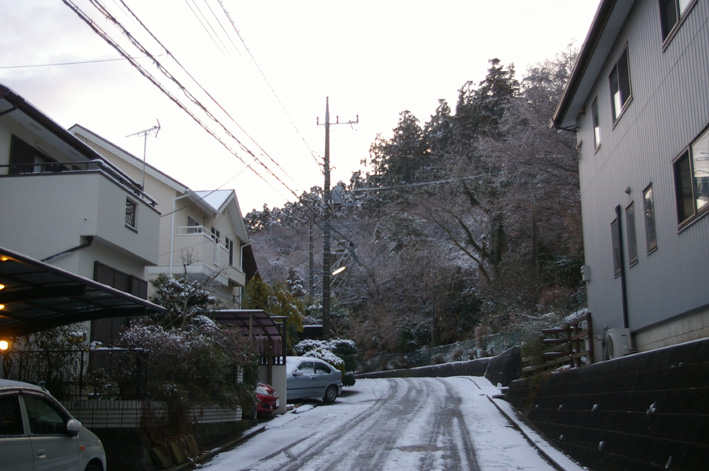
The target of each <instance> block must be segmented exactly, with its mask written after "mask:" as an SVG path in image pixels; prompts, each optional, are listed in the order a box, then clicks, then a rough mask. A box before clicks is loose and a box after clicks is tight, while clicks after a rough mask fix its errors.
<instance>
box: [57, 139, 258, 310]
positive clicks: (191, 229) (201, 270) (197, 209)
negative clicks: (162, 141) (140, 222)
mask: <svg viewBox="0 0 709 471" xmlns="http://www.w3.org/2000/svg"><path fill="white" fill-rule="evenodd" d="M69 132H71V133H72V134H73V135H74V136H76V137H77V138H78V139H79V140H81V141H82V142H84V143H86V145H87V146H89V147H91V148H92V149H93V150H95V151H96V152H98V153H99V154H101V155H102V156H103V158H104V159H106V160H108V161H109V162H111V163H112V164H114V165H115V166H116V167H118V168H120V169H121V170H122V171H124V172H125V173H126V174H128V175H130V176H131V177H132V178H134V179H135V180H136V181H140V182H144V186H145V191H146V192H148V193H149V194H151V195H152V196H153V197H154V198H155V200H156V201H157V206H158V208H159V209H160V210H161V212H162V218H161V221H160V238H159V253H160V255H159V258H158V263H157V264H156V265H152V266H147V267H146V274H145V275H146V277H147V278H148V279H152V278H154V277H156V276H157V275H158V274H160V273H165V274H172V275H174V276H183V275H184V274H185V273H187V275H188V276H190V277H193V278H195V279H200V280H203V281H210V286H211V288H210V289H211V291H212V292H213V294H214V295H215V296H216V297H218V299H219V300H220V301H221V304H222V305H223V306H224V307H226V308H239V307H241V295H242V290H243V288H244V286H245V285H246V281H247V279H246V278H247V277H246V271H247V270H248V262H249V259H250V257H251V258H252V253H251V248H250V242H249V237H248V235H247V233H246V226H245V225H244V220H243V217H242V214H241V208H240V207H239V202H238V200H237V198H236V194H235V192H234V190H213V191H193V190H191V189H189V188H188V187H186V186H185V185H183V184H182V183H180V182H178V181H176V180H175V179H173V178H171V177H170V176H168V175H166V174H165V173H163V172H161V171H160V170H158V169H156V168H155V167H153V166H151V165H149V164H145V162H144V161H143V160H142V159H139V158H137V157H135V156H133V155H131V154H130V153H128V152H126V151H125V150H123V149H121V148H119V147H118V146H116V145H114V144H112V143H111V142H109V141H107V140H106V139H104V138H102V137H101V136H99V135H97V134H95V133H93V132H91V131H90V130H88V129H86V128H85V127H82V126H80V125H74V126H73V127H71V128H70V129H69Z"/></svg>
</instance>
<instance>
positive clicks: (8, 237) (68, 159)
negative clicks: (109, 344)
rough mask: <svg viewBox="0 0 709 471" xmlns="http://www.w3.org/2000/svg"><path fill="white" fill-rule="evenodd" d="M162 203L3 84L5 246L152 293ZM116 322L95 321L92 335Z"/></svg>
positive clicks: (0, 133)
mask: <svg viewBox="0 0 709 471" xmlns="http://www.w3.org/2000/svg"><path fill="white" fill-rule="evenodd" d="M156 206H157V201H156V200H154V199H153V198H151V197H150V196H149V195H147V194H146V193H145V192H143V190H142V189H141V187H140V185H139V184H138V183H137V182H136V181H135V180H133V179H132V178H130V177H129V176H128V175H127V174H126V173H124V172H122V171H121V170H119V169H118V168H117V167H115V166H114V165H111V164H110V163H109V162H108V161H106V160H104V159H102V158H101V156H100V155H99V154H98V153H96V152H95V151H93V150H92V149H90V148H89V147H88V146H86V145H85V144H84V143H82V142H81V141H79V140H78V139H77V138H76V137H74V136H73V135H72V134H70V133H69V132H67V131H66V130H65V129H63V128H62V127H61V126H59V125H58V124H57V123H55V122H54V121H52V120H51V119H50V118H49V117H47V116H46V115H45V114H43V113H42V112H41V111H40V110H38V109H37V108H36V107H34V106H33V105H31V104H30V103H28V102H27V101H26V100H25V99H24V98H22V97H21V96H19V95H17V94H16V93H14V92H13V91H12V90H10V89H8V88H7V87H4V86H2V85H0V220H1V221H2V224H0V247H3V248H5V249H8V250H12V251H14V252H16V253H19V254H23V255H26V256H29V257H31V258H33V259H36V260H39V261H41V262H45V263H47V264H51V265H52V266H53V267H57V268H59V269H61V270H64V271H66V272H69V273H71V274H75V275H79V276H81V277H83V278H87V279H89V280H94V281H98V282H100V283H102V284H103V285H108V286H110V287H113V288H116V289H118V290H120V291H123V292H127V293H130V294H132V295H134V296H136V297H138V298H142V299H146V298H147V285H148V284H147V281H146V279H145V275H144V273H145V267H146V266H152V265H156V264H157V263H158V262H159V257H158V255H159V253H158V247H159V244H158V243H159V238H158V235H159V228H160V221H161V215H160V213H159V212H158V210H157V208H156ZM121 322H123V321H116V320H114V319H103V320H100V321H93V325H92V327H91V329H90V330H91V337H92V340H103V339H107V338H110V337H111V336H112V335H113V334H114V333H115V332H114V331H116V330H117V329H119V328H120V327H121Z"/></svg>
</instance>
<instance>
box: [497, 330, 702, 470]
mask: <svg viewBox="0 0 709 471" xmlns="http://www.w3.org/2000/svg"><path fill="white" fill-rule="evenodd" d="M505 399H506V400H507V401H509V402H510V403H512V404H513V405H514V406H515V407H516V408H517V409H518V410H519V411H521V412H522V413H523V414H524V415H525V416H526V417H527V418H528V419H529V420H530V421H531V422H532V423H533V424H534V425H536V426H537V427H538V428H539V429H540V431H541V432H542V433H544V434H545V435H546V436H547V438H549V439H550V441H552V442H553V443H554V444H555V445H556V446H558V447H559V448H561V449H562V450H564V451H565V452H566V453H568V454H569V455H570V456H571V457H572V458H574V459H576V460H577V461H578V462H579V463H580V464H582V465H584V466H587V467H589V468H590V469H592V470H597V471H621V470H622V471H631V470H638V471H640V470H642V471H649V470H665V469H670V470H704V469H709V339H704V340H700V341H695V342H689V343H685V344H681V345H678V346H674V347H668V348H663V349H660V350H655V351H651V352H645V353H641V354H635V355H630V356H627V357H623V358H618V359H615V360H610V361H605V362H601V363H596V364H593V365H589V366H585V367H583V368H578V369H572V370H566V371H561V372H557V373H551V374H546V375H540V376H536V377H531V378H527V379H524V380H517V381H514V382H512V383H511V385H510V387H509V389H508V390H507V393H506V395H505Z"/></svg>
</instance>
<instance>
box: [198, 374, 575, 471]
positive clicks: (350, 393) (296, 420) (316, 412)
mask: <svg viewBox="0 0 709 471" xmlns="http://www.w3.org/2000/svg"><path fill="white" fill-rule="evenodd" d="M497 392H498V391H497V389H496V388H494V387H493V386H492V385H491V384H490V383H489V382H488V381H487V380H486V379H484V378H478V377H455V378H406V379H403V378H402V379H399V378H397V379H361V380H358V381H357V384H356V385H355V386H354V387H352V388H346V389H345V391H344V393H343V395H342V397H340V398H339V399H338V401H337V402H336V403H335V404H332V405H320V404H315V403H313V404H309V405H305V406H301V407H299V408H298V409H296V410H295V411H291V412H289V413H287V414H285V415H283V416H280V417H277V418H275V419H273V420H271V421H270V422H268V423H267V425H266V430H265V431H264V432H262V433H260V434H258V435H256V436H255V437H253V438H251V439H250V440H248V441H247V442H245V443H242V444H241V445H239V446H238V447H237V448H235V449H233V450H231V451H228V452H225V453H221V454H220V455H217V456H216V457H215V458H214V459H213V460H212V461H211V462H209V463H206V464H205V465H204V469H207V470H209V471H247V470H251V471H276V470H278V471H295V470H300V471H317V470H331V469H342V470H382V471H387V470H391V471H394V470H396V471H399V470H407V471H409V470H411V471H414V470H420V471H430V470H446V471H478V470H479V471H499V470H528V471H542V470H543V471H547V470H550V469H553V468H552V467H551V465H550V464H549V463H548V462H546V461H544V460H543V459H542V458H541V457H540V455H539V453H538V452H537V451H536V450H535V449H534V448H533V447H532V446H531V445H530V444H529V442H528V441H527V440H526V439H525V438H524V436H523V435H522V434H521V433H520V432H519V431H517V430H515V429H514V428H513V427H511V426H510V424H509V422H508V420H507V419H506V418H505V417H504V416H503V415H502V414H501V413H500V412H499V411H498V410H497V408H496V407H495V405H494V404H492V402H491V401H490V400H489V399H488V396H492V395H494V394H496V393H497ZM500 406H501V407H503V408H504V407H507V408H508V407H509V405H508V404H506V403H504V401H500ZM510 410H511V409H510ZM535 441H537V440H535ZM541 446H542V447H547V449H546V451H547V452H548V453H549V454H552V455H553V456H555V459H556V461H557V462H561V463H562V464H564V468H565V469H567V470H573V471H577V470H580V469H582V468H579V467H578V466H576V465H575V464H574V463H572V462H571V461H570V460H568V458H566V457H564V456H563V455H561V454H559V453H558V452H556V451H555V450H553V449H551V448H550V447H548V445H546V444H545V443H541Z"/></svg>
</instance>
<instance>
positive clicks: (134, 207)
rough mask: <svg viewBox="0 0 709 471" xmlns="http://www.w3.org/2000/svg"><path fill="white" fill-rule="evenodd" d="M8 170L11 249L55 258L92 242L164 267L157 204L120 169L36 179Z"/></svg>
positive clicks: (67, 168) (95, 165) (4, 188)
mask: <svg viewBox="0 0 709 471" xmlns="http://www.w3.org/2000/svg"><path fill="white" fill-rule="evenodd" d="M8 167H12V166H8V165H0V181H1V183H0V201H2V202H3V203H2V205H0V216H1V217H2V221H3V224H0V240H2V241H3V243H4V245H5V246H7V247H10V248H12V249H13V250H16V251H18V252H22V253H28V254H47V255H51V254H55V253H58V252H61V251H62V250H66V249H67V248H70V247H74V246H76V245H77V244H78V243H80V241H81V240H82V238H84V239H85V238H87V237H92V238H93V239H95V240H100V241H102V242H103V243H104V246H111V247H116V248H118V249H120V250H122V251H124V252H126V253H130V254H132V256H135V257H138V258H139V259H140V260H142V263H143V264H145V265H152V264H156V263H157V262H158V255H159V252H158V247H159V230H160V213H159V212H158V211H157V210H156V209H155V201H154V200H152V199H151V198H150V197H149V196H147V195H146V194H144V193H143V192H142V191H140V188H139V187H137V186H135V185H134V184H131V182H129V181H128V180H127V179H125V178H124V177H123V176H122V175H121V174H120V173H117V172H115V171H114V169H112V168H110V167H108V166H106V165H105V164H104V165H102V162H99V161H93V162H78V163H67V164H64V165H63V166H62V168H61V169H60V170H57V169H47V170H48V171H42V170H39V169H35V170H34V172H33V173H18V172H12V171H11V172H8V171H7V168H8ZM10 170H12V168H10ZM129 209H130V211H129ZM129 212H130V215H129V214H128V213H129ZM129 216H130V217H129Z"/></svg>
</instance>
